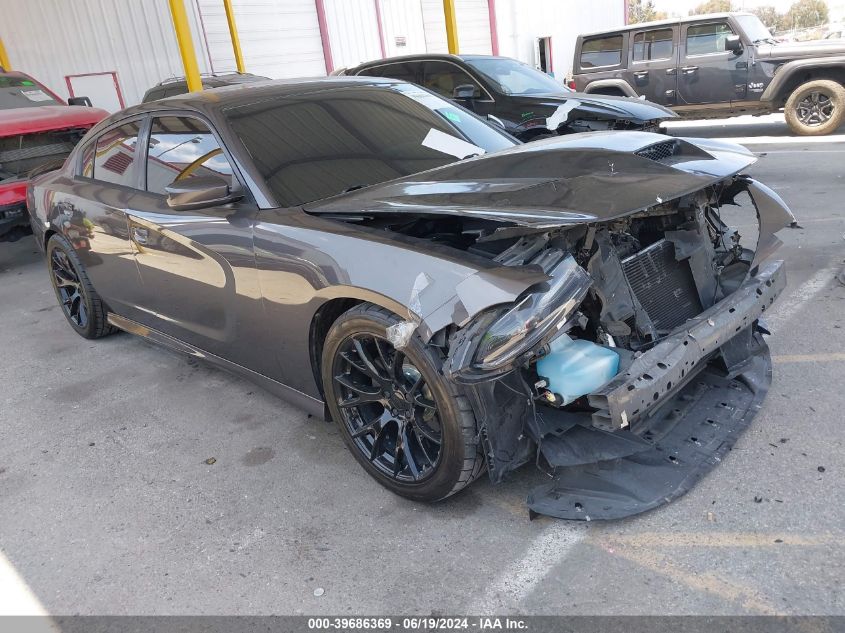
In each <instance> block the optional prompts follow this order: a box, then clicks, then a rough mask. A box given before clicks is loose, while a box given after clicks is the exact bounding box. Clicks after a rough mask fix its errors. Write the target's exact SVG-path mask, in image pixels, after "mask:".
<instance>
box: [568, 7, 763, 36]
mask: <svg viewBox="0 0 845 633" xmlns="http://www.w3.org/2000/svg"><path fill="white" fill-rule="evenodd" d="M736 15H750V16H753V15H754V14H753V13H749V12H747V11H731V12H729V13H704V14H701V15H686V16H683V17H680V18H669V19H668V20H654V21H653V22H636V23H634V24H627V25H625V26H621V27H619V28H617V29H607V30H604V31H593V32H592V33H583V34H582V35H581V36H580V37H582V38H587V37H593V36H595V35H606V34H608V33H623V32H625V31H635V30H639V29H644V28H646V29H647V28H651V27H653V26H672V25H675V24H684V23H687V22H706V21H708V20H724V19H725V18H729V17H731V16H736Z"/></svg>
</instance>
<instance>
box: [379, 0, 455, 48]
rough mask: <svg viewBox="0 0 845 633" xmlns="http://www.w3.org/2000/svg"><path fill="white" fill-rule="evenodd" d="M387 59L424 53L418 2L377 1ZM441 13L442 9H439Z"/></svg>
mask: <svg viewBox="0 0 845 633" xmlns="http://www.w3.org/2000/svg"><path fill="white" fill-rule="evenodd" d="M379 2H381V19H382V24H383V26H384V48H385V53H386V55H387V56H388V57H394V56H396V55H411V54H413V53H425V52H426V43H425V30H424V29H423V14H422V10H421V7H420V0H379ZM441 11H442V9H441Z"/></svg>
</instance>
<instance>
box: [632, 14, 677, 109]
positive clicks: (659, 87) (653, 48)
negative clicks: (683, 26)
mask: <svg viewBox="0 0 845 633" xmlns="http://www.w3.org/2000/svg"><path fill="white" fill-rule="evenodd" d="M628 41H629V42H630V58H629V61H628V68H627V69H626V70H625V73H624V76H625V80H626V81H627V82H628V83H629V84H630V85H631V86H632V87H633V88H634V90H635V91H636V92H637V94H638V95H642V96H644V97H645V98H646V99H648V100H649V101H653V102H654V103H660V104H662V105H667V106H673V105H675V104H676V102H677V66H678V26H665V27H660V28H654V29H643V30H640V31H631V33H630V35H629V40H628Z"/></svg>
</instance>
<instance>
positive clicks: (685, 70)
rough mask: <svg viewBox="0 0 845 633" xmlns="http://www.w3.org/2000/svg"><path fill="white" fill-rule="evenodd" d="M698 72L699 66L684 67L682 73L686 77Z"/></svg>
mask: <svg viewBox="0 0 845 633" xmlns="http://www.w3.org/2000/svg"><path fill="white" fill-rule="evenodd" d="M697 70H698V66H682V67H681V72H682V73H684V74H685V75H691V74H693V73H694V72H695V71H697Z"/></svg>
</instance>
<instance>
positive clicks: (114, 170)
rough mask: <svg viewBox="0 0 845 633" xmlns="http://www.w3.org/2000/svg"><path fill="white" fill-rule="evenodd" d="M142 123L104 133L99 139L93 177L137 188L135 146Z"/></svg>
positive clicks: (128, 124)
mask: <svg viewBox="0 0 845 633" xmlns="http://www.w3.org/2000/svg"><path fill="white" fill-rule="evenodd" d="M139 125H140V122H139V121H133V122H132V123H124V124H123V125H119V126H118V127H114V128H112V129H110V130H107V131H105V132H103V133H102V134H101V135H100V137H99V138H98V139H97V150H96V154H95V156H94V174H93V177H94V178H96V179H97V180H102V181H103V182H110V183H113V184H116V185H125V186H127V187H134V186H135V169H134V167H135V164H136V162H137V159H136V157H135V146H136V145H137V144H138V129H139Z"/></svg>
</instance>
